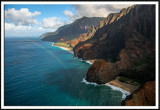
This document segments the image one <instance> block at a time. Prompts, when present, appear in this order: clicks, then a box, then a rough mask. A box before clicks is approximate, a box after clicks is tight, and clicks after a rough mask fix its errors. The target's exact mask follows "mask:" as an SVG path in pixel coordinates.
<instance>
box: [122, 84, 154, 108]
mask: <svg viewBox="0 0 160 110" xmlns="http://www.w3.org/2000/svg"><path fill="white" fill-rule="evenodd" d="M122 105H126V106H154V105H155V81H151V82H146V83H145V84H144V86H143V87H141V88H139V89H138V90H136V91H135V92H133V93H132V94H131V95H129V96H127V97H126V99H125V100H123V101H122Z"/></svg>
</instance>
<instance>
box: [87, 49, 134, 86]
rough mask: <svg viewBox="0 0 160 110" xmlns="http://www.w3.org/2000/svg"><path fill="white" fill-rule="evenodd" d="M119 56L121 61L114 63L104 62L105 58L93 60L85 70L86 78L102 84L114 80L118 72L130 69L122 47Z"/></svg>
mask: <svg viewBox="0 0 160 110" xmlns="http://www.w3.org/2000/svg"><path fill="white" fill-rule="evenodd" d="M120 56H121V61H117V62H115V63H111V62H106V61H105V60H99V61H95V62H94V63H93V65H91V67H90V68H89V70H88V72H87V75H86V80H87V81H89V82H96V83H98V84H104V83H107V82H109V81H111V80H114V79H115V78H116V77H117V76H118V75H119V73H120V72H124V71H125V72H126V70H129V69H131V67H132V65H131V63H130V62H129V60H128V59H127V56H126V54H125V50H124V49H123V50H122V51H121V53H120Z"/></svg>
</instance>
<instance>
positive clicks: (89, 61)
mask: <svg viewBox="0 0 160 110" xmlns="http://www.w3.org/2000/svg"><path fill="white" fill-rule="evenodd" d="M52 46H55V47H59V48H61V49H63V50H66V51H68V52H70V53H72V54H74V52H73V50H72V49H69V48H66V47H62V46H57V45H54V43H52ZM81 61H86V62H87V63H89V64H91V65H92V64H93V63H94V61H95V60H81Z"/></svg>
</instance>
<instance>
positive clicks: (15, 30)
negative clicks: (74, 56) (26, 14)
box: [5, 23, 55, 37]
mask: <svg viewBox="0 0 160 110" xmlns="http://www.w3.org/2000/svg"><path fill="white" fill-rule="evenodd" d="M53 31H55V30H53V29H45V28H43V27H39V26H37V27H35V26H30V25H28V26H24V25H15V24H11V23H5V36H17V37H18V36H40V35H42V34H44V33H45V32H53Z"/></svg>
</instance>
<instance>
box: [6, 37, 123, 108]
mask: <svg viewBox="0 0 160 110" xmlns="http://www.w3.org/2000/svg"><path fill="white" fill-rule="evenodd" d="M4 43H5V50H4V54H5V58H4V67H5V68H4V105H5V106H119V105H121V101H122V100H123V98H122V96H123V95H124V94H123V93H122V92H121V91H119V90H116V89H113V88H111V87H110V86H106V85H97V84H94V83H89V82H86V81H85V79H84V78H85V75H86V73H87V71H88V68H89V67H90V64H89V63H87V62H86V61H81V60H79V59H77V58H76V57H74V55H73V54H72V53H70V52H68V51H66V50H63V49H61V48H59V47H55V46H51V45H52V42H46V41H41V40H40V38H39V37H5V42H4Z"/></svg>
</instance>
